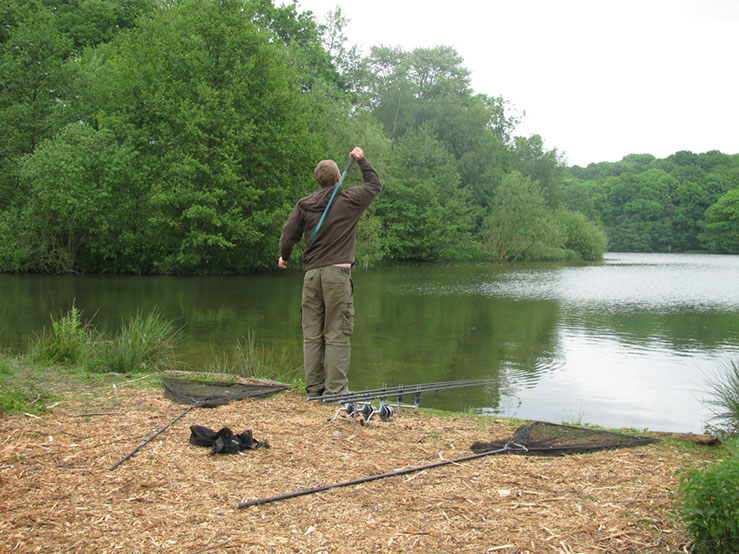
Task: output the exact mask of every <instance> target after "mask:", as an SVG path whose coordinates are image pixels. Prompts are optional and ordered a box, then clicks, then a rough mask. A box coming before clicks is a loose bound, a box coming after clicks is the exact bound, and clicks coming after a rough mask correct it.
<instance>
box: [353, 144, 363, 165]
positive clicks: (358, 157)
mask: <svg viewBox="0 0 739 554" xmlns="http://www.w3.org/2000/svg"><path fill="white" fill-rule="evenodd" d="M349 155H350V156H353V157H354V159H355V160H357V161H359V160H361V159H362V158H364V150H362V149H361V148H360V147H359V146H356V147H355V148H354V150H352V151H351V152H349Z"/></svg>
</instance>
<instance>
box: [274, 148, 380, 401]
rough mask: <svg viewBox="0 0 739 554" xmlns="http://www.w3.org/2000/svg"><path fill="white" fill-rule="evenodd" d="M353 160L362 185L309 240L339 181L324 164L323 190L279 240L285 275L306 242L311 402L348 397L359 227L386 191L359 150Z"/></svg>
mask: <svg viewBox="0 0 739 554" xmlns="http://www.w3.org/2000/svg"><path fill="white" fill-rule="evenodd" d="M349 155H350V156H352V157H353V158H354V159H355V160H356V162H357V164H358V165H359V168H360V169H361V171H362V179H363V181H364V183H363V184H362V185H359V186H355V187H351V188H348V189H342V190H340V191H339V193H338V194H337V195H336V197H335V199H334V202H333V204H332V205H331V207H330V209H329V211H328V213H327V214H326V217H325V219H324V221H323V224H322V226H321V228H320V230H319V232H318V234H317V235H316V237H315V239H313V240H311V239H310V236H311V235H312V234H313V230H314V229H315V228H316V226H317V225H318V221H319V220H320V219H321V216H322V215H323V213H324V210H325V209H326V206H327V204H328V202H329V199H330V198H331V195H332V194H333V192H334V188H335V187H336V184H337V183H338V182H339V179H340V178H341V174H340V173H339V167H338V165H336V162H334V161H332V160H323V161H322V162H320V163H319V164H318V165H317V166H316V169H315V176H316V180H317V181H318V183H319V184H320V185H321V189H320V190H317V191H316V192H314V193H313V194H311V195H309V196H306V197H305V198H301V199H300V200H299V201H298V203H297V204H296V205H295V208H294V209H293V211H292V213H291V214H290V217H288V219H287V222H286V223H285V225H284V226H283V228H282V236H281V237H280V259H279V262H278V264H279V266H280V267H281V268H282V269H285V268H286V267H287V261H288V260H289V259H290V255H291V254H292V251H293V247H294V246H295V244H297V242H298V241H300V238H301V237H302V236H305V250H304V252H303V263H304V264H305V276H304V278H303V294H302V299H301V308H302V321H301V325H302V328H303V361H304V364H305V389H306V391H307V392H308V395H309V396H311V397H316V396H321V395H329V394H343V393H346V392H349V388H348V385H349V381H348V379H347V371H348V370H349V359H350V356H351V344H350V338H351V335H352V333H353V331H354V300H353V292H354V285H353V283H352V280H351V267H352V266H353V265H354V246H355V242H356V231H357V223H358V222H359V218H360V217H361V215H362V213H363V212H364V210H366V209H367V207H368V206H369V205H370V203H371V202H372V200H374V199H375V197H376V196H377V195H378V194H380V191H381V190H382V185H381V184H380V178H379V177H378V175H377V172H376V171H375V169H374V168H373V167H372V165H371V164H370V163H369V161H367V158H365V157H364V152H363V151H362V149H361V148H359V147H356V148H355V149H354V150H352V151H351V153H350V154H349Z"/></svg>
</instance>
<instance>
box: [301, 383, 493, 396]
mask: <svg viewBox="0 0 739 554" xmlns="http://www.w3.org/2000/svg"><path fill="white" fill-rule="evenodd" d="M489 380H491V379H460V380H457V381H435V382H433V383H412V384H408V385H394V386H392V387H380V388H379V389H366V390H361V391H356V392H340V393H337V394H328V395H324V396H317V397H314V398H311V399H310V400H329V401H330V400H332V399H333V398H342V397H344V396H352V395H355V394H365V393H373V392H386V391H391V392H392V391H395V390H400V389H407V388H409V387H424V388H425V387H435V386H439V385H457V384H460V383H480V382H485V381H489Z"/></svg>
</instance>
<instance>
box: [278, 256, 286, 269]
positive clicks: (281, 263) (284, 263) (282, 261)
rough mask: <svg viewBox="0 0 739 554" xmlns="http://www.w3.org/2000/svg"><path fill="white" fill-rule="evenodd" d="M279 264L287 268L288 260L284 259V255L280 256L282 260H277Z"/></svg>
mask: <svg viewBox="0 0 739 554" xmlns="http://www.w3.org/2000/svg"><path fill="white" fill-rule="evenodd" d="M277 265H279V266H280V267H281V268H282V269H287V262H286V261H285V260H283V259H282V256H280V260H279V261H278V262H277Z"/></svg>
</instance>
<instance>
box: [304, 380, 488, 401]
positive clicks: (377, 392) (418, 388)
mask: <svg viewBox="0 0 739 554" xmlns="http://www.w3.org/2000/svg"><path fill="white" fill-rule="evenodd" d="M495 382H497V379H467V380H461V381H440V382H438V383H421V384H416V385H398V386H396V387H385V388H380V389H369V390H364V391H358V392H348V393H341V394H331V395H326V396H319V397H315V398H311V400H321V401H322V402H343V401H346V400H358V399H368V398H370V397H371V398H380V397H383V396H384V397H387V396H402V395H404V394H414V393H419V392H434V391H441V390H447V389H455V388H465V387H475V386H482V385H488V384H492V383H495Z"/></svg>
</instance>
